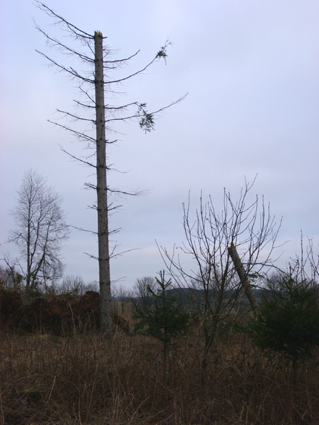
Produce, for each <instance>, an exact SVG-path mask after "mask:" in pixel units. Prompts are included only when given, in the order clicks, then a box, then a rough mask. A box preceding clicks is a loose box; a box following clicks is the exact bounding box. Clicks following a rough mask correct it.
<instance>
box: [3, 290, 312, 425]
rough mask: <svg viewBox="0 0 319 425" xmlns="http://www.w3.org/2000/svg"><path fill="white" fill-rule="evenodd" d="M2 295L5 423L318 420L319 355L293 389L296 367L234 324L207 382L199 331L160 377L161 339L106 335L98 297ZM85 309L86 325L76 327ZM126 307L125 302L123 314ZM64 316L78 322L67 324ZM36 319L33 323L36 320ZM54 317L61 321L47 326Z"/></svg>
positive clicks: (202, 424) (213, 357)
mask: <svg viewBox="0 0 319 425" xmlns="http://www.w3.org/2000/svg"><path fill="white" fill-rule="evenodd" d="M4 296H7V294H6V293H5V294H4V293H3V292H1V321H2V330H1V347H0V424H3V425H31V424H33V425H35V424H46V425H49V424H52V425H53V424H55V425H57V424H61V425H62V424H63V425H79V424H82V425H84V424H92V425H97V424H101V425H102V424H104V425H106V424H109V425H120V424H121V425H124V424H125V425H126V424H133V425H142V424H143V425H155V424H167V425H177V424H178V425H182V424H183V425H186V424H189V425H211V424H215V425H226V424H249V425H253V424H254V425H257V424H262V425H268V424H271V425H273V424H282V425H286V424H287V425H288V424H299V423H300V424H318V423H319V398H318V393H319V379H318V378H319V374H318V361H319V356H318V355H317V354H316V355H315V356H314V357H313V358H312V359H310V360H308V361H307V362H306V363H304V364H303V365H302V367H301V369H300V370H299V371H298V379H297V386H296V388H295V390H294V394H293V391H292V379H293V375H292V372H291V370H290V369H289V368H288V367H287V366H286V365H285V364H281V363H280V361H279V360H278V359H273V360H272V361H269V360H267V359H265V358H264V357H263V356H262V355H261V354H260V352H259V351H258V350H257V349H255V348H254V347H253V346H252V345H251V344H250V342H249V341H248V340H247V338H246V336H244V335H242V334H238V333H236V332H232V333H231V334H230V336H229V337H228V338H227V339H224V340H223V341H222V340H220V341H219V342H218V343H217V344H216V345H215V348H214V350H211V351H210V355H209V363H208V367H207V370H206V380H205V384H203V382H202V379H201V367H202V356H203V346H202V342H201V341H202V338H199V336H198V333H199V332H200V329H196V330H195V331H194V332H192V333H191V334H190V335H189V336H188V337H187V338H186V339H184V340H182V341H180V342H179V343H178V344H176V345H175V347H174V350H173V351H172V352H171V353H170V354H169V359H168V365H167V376H166V379H165V380H164V379H163V373H162V364H161V362H162V356H161V345H160V343H158V342H157V341H155V340H154V339H152V338H149V337H145V336H132V335H128V334H127V333H125V332H123V331H122V329H121V328H118V332H116V334H115V338H114V340H113V341H107V340H105V339H102V338H101V337H100V335H99V332H98V331H97V329H96V328H95V327H94V326H95V325H97V324H98V322H97V321H95V316H94V309H93V310H92V305H91V307H90V308H89V307H88V306H89V305H90V303H89V301H88V299H91V300H93V299H94V298H95V299H97V296H96V295H93V294H86V296H85V295H84V296H83V297H79V298H78V299H77V300H74V301H73V302H71V301H70V300H65V299H64V300H63V299H61V298H60V299H58V300H52V299H51V300H49V299H48V300H42V301H41V302H40V300H37V301H36V302H35V301H33V302H32V303H30V304H24V303H23V302H22V301H23V300H21V299H20V298H19V297H18V295H17V294H16V293H15V292H14V291H13V292H12V293H11V294H10V295H8V298H4ZM49 305H50V306H52V309H51V310H50V311H51V312H52V317H54V319H53V318H52V317H51V319H50V320H49V319H48V316H47V315H46V314H47V312H48V311H49V307H48V306H49ZM65 305H67V306H68V308H69V310H70V313H67V310H66V309H64V307H63V306H65ZM31 306H33V307H34V309H33V311H32V314H33V316H32V314H31V310H32V309H31ZM70 306H71V307H72V308H70ZM75 306H77V307H76V308H75ZM80 306H81V308H80ZM13 308H15V309H16V315H14V314H13V313H12V311H13V310H12V309H13ZM10 309H11V310H10ZM71 310H72V314H71ZM10 311H11V313H10ZM62 311H63V312H64V313H65V316H64V315H63V314H62V313H61V312H62ZM18 312H20V313H19V314H20V316H19V314H18ZM22 312H24V315H23V314H21V313H22ZM36 312H41V314H42V318H41V321H40V319H39V317H38V318H36V317H37V316H36V314H37V313H36ZM80 312H81V313H80ZM6 314H7V315H8V316H7V319H8V320H7V322H6V323H4V322H3V319H4V317H5V315H6ZM81 314H83V315H82V317H83V318H86V320H87V321H88V322H87V323H90V325H88V324H86V325H85V324H84V323H85V322H83V324H82V325H81V326H82V327H81V326H80V327H79V328H76V326H75V325H76V324H77V323H78V322H77V321H79V320H80V319H79V317H81ZM128 315H129V309H127V310H126V311H120V312H119V317H122V316H124V317H126V318H128ZM18 316H19V317H20V318H19V319H18ZM67 317H68V320H71V319H72V320H71V321H70V323H71V324H72V326H73V328H72V327H71V325H70V327H71V328H70V329H69V327H67V326H66V323H67V320H66V318H67ZM96 317H97V318H98V314H97V316H96ZM32 318H33V319H32ZM58 318H59V320H58ZM70 318H71V319H70ZM31 319H32V320H35V321H36V323H37V324H36V326H35V327H33V328H32V327H31V324H32V322H31ZM90 320H91V321H90ZM96 320H97V319H96ZM49 324H55V325H54V326H53V327H52V329H51V330H50V332H49V331H48V329H49V327H48V326H49ZM62 324H63V326H64V327H62ZM93 324H94V326H93ZM14 325H17V328H16V329H14ZM40 325H41V326H40ZM91 325H92V327H91ZM28 326H29V327H28ZM31 328H32V330H33V332H32V333H31V332H29V330H30V329H31ZM71 330H72V332H71ZM55 331H57V332H55ZM64 331H65V333H64V334H63V332H64Z"/></svg>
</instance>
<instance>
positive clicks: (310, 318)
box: [243, 278, 319, 370]
mask: <svg viewBox="0 0 319 425" xmlns="http://www.w3.org/2000/svg"><path fill="white" fill-rule="evenodd" d="M267 289H268V291H266V292H265V293H264V295H263V297H262V301H261V305H260V307H259V310H258V315H257V317H256V318H251V319H250V320H249V321H248V324H247V326H246V327H244V328H243V330H244V332H246V333H247V334H248V335H249V336H250V337H251V338H252V340H253V342H254V343H255V344H256V345H257V346H258V347H260V348H261V349H262V350H263V351H265V352H266V353H268V354H271V353H279V354H281V355H282V356H283V357H285V358H286V359H289V360H290V361H291V362H292V366H293V369H294V370H296V368H297V365H298V363H299V361H300V360H301V359H303V358H306V357H308V356H310V355H311V354H312V352H313V350H314V349H315V348H316V347H318V346H319V296H318V285H316V284H315V283H314V282H312V281H311V282H305V281H303V282H300V283H297V282H296V281H295V280H294V279H292V278H289V279H287V278H286V279H285V278H281V279H280V278H279V279H277V281H276V282H269V283H268V285H267Z"/></svg>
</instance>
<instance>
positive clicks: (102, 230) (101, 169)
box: [94, 31, 113, 338]
mask: <svg viewBox="0 0 319 425" xmlns="http://www.w3.org/2000/svg"><path fill="white" fill-rule="evenodd" d="M94 44H95V81H94V83H95V109H96V169H97V185H96V191H97V213H98V241H99V278H100V303H101V306H100V315H101V330H102V332H103V333H105V336H106V337H107V338H112V336H113V323H112V321H113V320H112V313H111V278H110V253H109V229H108V204H107V201H108V200H107V179H106V172H107V166H106V139H105V109H104V76H103V36H102V33H101V32H99V31H96V32H95V33H94Z"/></svg>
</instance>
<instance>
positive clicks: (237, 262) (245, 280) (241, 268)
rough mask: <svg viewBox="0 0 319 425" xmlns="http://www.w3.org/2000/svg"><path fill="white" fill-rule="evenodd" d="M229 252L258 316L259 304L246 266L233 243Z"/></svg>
mask: <svg viewBox="0 0 319 425" xmlns="http://www.w3.org/2000/svg"><path fill="white" fill-rule="evenodd" d="M228 252H229V255H230V256H231V259H232V260H233V263H234V266H235V267H236V271H237V274H238V276H239V279H240V282H241V284H242V286H243V288H244V291H245V294H246V295H247V298H248V301H249V303H250V306H251V308H252V309H253V312H254V314H255V315H256V314H257V312H258V304H257V301H256V298H255V296H254V294H253V291H252V287H251V285H250V283H249V280H248V277H247V273H246V272H245V269H244V266H243V264H242V262H241V260H240V258H239V255H238V253H237V250H236V247H235V245H234V244H233V243H231V244H230V246H229V247H228Z"/></svg>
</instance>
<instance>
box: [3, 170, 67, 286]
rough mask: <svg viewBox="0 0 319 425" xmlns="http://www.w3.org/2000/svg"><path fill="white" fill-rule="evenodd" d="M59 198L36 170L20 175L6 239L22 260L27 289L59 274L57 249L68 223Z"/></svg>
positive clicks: (55, 277) (59, 264)
mask: <svg viewBox="0 0 319 425" xmlns="http://www.w3.org/2000/svg"><path fill="white" fill-rule="evenodd" d="M61 202H62V200H61V198H60V196H59V195H58V194H57V193H56V192H55V191H54V190H53V189H52V188H51V187H49V186H47V184H46V181H45V179H44V178H43V177H42V176H41V175H39V174H38V173H37V172H35V171H33V170H30V171H28V172H27V173H26V174H25V175H24V178H23V181H22V184H21V188H20V190H19V191H18V198H17V206H16V208H15V209H14V210H13V211H12V212H11V213H12V216H13V218H14V221H15V224H16V229H14V230H12V231H11V232H10V240H11V241H12V242H14V243H15V244H16V245H17V246H18V248H19V251H20V254H21V257H22V260H23V262H24V265H21V263H20V265H21V268H22V270H23V276H24V279H25V283H26V287H27V289H29V288H31V287H35V286H37V285H38V284H40V283H44V284H46V283H47V281H54V280H56V279H58V278H60V277H61V276H62V271H63V265H62V262H61V260H60V258H59V252H60V249H61V246H62V243H63V242H64V241H65V240H66V239H67V238H68V236H69V227H68V226H67V224H66V222H65V218H64V213H63V211H62V208H61Z"/></svg>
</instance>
